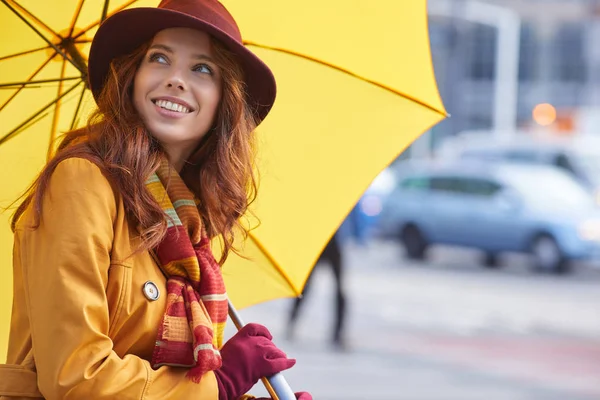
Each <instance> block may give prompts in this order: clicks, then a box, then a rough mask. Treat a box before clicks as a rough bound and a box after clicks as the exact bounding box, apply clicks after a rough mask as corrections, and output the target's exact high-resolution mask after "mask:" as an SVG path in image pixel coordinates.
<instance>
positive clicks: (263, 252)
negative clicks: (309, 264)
mask: <svg viewBox="0 0 600 400" xmlns="http://www.w3.org/2000/svg"><path fill="white" fill-rule="evenodd" d="M248 237H249V238H250V240H251V241H252V242H253V243H254V245H255V246H256V247H258V248H259V249H260V251H261V253H262V254H263V255H264V256H265V257H267V259H268V260H269V262H270V263H271V265H273V266H274V267H275V269H276V270H277V272H278V273H279V275H281V276H282V277H283V279H284V280H285V282H286V283H287V284H288V286H289V287H290V288H291V289H292V290H293V291H294V293H296V296H300V295H301V294H302V291H298V290H297V289H296V286H294V284H293V283H292V280H291V279H290V277H289V275H288V274H287V273H286V272H285V271H284V270H283V268H281V267H280V266H279V264H278V263H277V261H275V258H273V256H272V255H271V253H269V251H268V250H267V249H266V248H265V247H264V246H263V245H262V244H261V243H260V242H259V241H258V240H257V239H256V238H255V237H254V236H253V235H252V234H248Z"/></svg>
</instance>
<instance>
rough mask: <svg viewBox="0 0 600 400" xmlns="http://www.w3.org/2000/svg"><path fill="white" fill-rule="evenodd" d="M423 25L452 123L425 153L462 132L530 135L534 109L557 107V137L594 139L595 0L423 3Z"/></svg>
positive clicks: (599, 75) (598, 73)
mask: <svg viewBox="0 0 600 400" xmlns="http://www.w3.org/2000/svg"><path fill="white" fill-rule="evenodd" d="M473 6H476V7H473ZM505 17H506V18H505ZM502 18H504V20H503V19H502ZM490 21H491V22H490ZM503 21H504V22H507V23H506V24H504V22H503ZM429 24H430V37H431V46H432V55H433V63H434V67H435V73H436V77H437V80H438V85H439V88H440V93H441V95H442V98H443V100H444V103H445V105H446V107H447V109H448V111H449V112H450V113H451V115H452V118H450V119H447V120H446V121H444V122H442V123H441V124H439V125H438V126H436V127H435V128H434V129H433V130H432V132H430V133H429V134H428V135H427V136H426V137H425V138H424V139H425V140H426V141H427V143H428V144H427V146H430V147H435V146H436V144H437V143H439V142H440V140H442V139H443V138H445V137H448V136H452V135H455V134H457V133H459V132H462V131H465V130H494V129H497V128H498V127H499V126H502V127H503V128H506V127H507V126H508V127H509V128H510V127H514V128H515V129H525V130H526V129H529V128H531V127H532V126H534V125H535V122H534V121H533V120H532V110H533V109H534V107H535V106H536V105H538V104H540V103H549V104H551V105H553V106H554V107H555V108H556V112H557V118H556V120H555V121H554V123H553V129H555V130H556V131H559V132H564V133H570V132H573V131H583V130H585V131H587V132H592V133H593V132H594V131H595V130H596V129H597V130H598V133H599V134H600V120H596V119H595V118H598V117H596V114H600V113H597V112H595V109H598V110H600V1H598V0H429ZM499 24H500V25H502V24H504V25H502V26H501V27H500V25H499ZM511 27H512V28H514V27H516V29H513V30H517V31H516V32H512V33H511V29H512V28H511ZM505 28H506V29H505ZM499 45H500V46H503V47H502V52H500V53H498V50H499V48H498V46H499ZM498 54H503V56H501V57H500V58H499V56H498ZM513 67H514V68H513ZM498 70H500V73H499V71H498ZM499 79H500V80H499ZM497 95H498V96H497ZM416 146H420V148H422V147H423V143H421V144H420V145H419V144H417V145H416Z"/></svg>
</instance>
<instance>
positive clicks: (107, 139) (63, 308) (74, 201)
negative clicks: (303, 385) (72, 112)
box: [0, 0, 311, 400]
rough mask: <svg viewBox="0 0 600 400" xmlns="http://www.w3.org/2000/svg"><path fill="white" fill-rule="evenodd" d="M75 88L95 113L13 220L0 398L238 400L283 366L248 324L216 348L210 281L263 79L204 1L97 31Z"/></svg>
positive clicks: (234, 225)
mask: <svg viewBox="0 0 600 400" xmlns="http://www.w3.org/2000/svg"><path fill="white" fill-rule="evenodd" d="M89 82H90V88H91V90H92V93H93V94H94V97H95V99H96V102H97V104H98V111H97V112H96V113H95V114H94V115H93V116H92V117H91V118H90V122H89V124H88V127H87V128H85V129H81V130H77V131H74V132H70V133H68V134H67V135H66V136H65V138H64V139H63V141H62V143H61V144H60V146H59V149H58V151H57V154H56V156H55V157H54V158H53V159H52V160H50V161H49V162H48V164H47V165H46V166H45V168H44V169H43V170H42V172H41V174H40V176H39V178H38V180H37V181H36V182H35V184H34V185H33V186H32V188H31V189H30V191H29V193H28V194H27V197H26V198H25V200H24V202H23V203H22V204H21V205H20V207H19V208H18V209H17V212H16V214H15V216H14V219H13V230H14V233H15V247H14V263H13V264H14V265H13V270H14V287H15V290H14V301H13V314H12V320H11V329H10V340H9V349H8V363H9V365H6V366H2V368H0V394H4V395H7V396H12V397H8V398H14V397H20V396H23V397H27V396H29V397H31V396H37V397H44V398H47V399H84V398H85V399H91V398H94V399H104V398H107V399H129V398H131V399H219V400H229V399H238V398H240V397H242V396H243V395H244V394H245V393H246V392H247V391H248V390H249V389H250V388H251V387H252V386H253V385H254V384H255V383H256V382H257V381H258V380H259V379H260V377H262V376H269V375H272V374H275V373H277V372H280V371H282V370H285V369H288V368H291V367H292V366H293V365H294V363H295V360H293V359H288V358H287V357H286V355H285V354H284V353H283V352H282V351H281V350H279V349H278V348H277V347H276V346H275V345H274V344H273V342H272V341H271V339H272V338H271V336H270V334H269V332H268V330H267V329H266V328H265V327H263V326H261V325H256V324H251V325H248V326H246V327H244V328H243V329H242V330H240V331H239V332H238V333H237V334H236V335H235V336H234V337H233V338H231V339H230V340H229V341H228V342H227V343H225V345H224V346H222V339H223V329H224V325H225V322H226V319H227V296H226V293H225V287H224V284H223V279H222V276H221V271H220V264H222V263H223V262H224V260H225V259H226V257H227V255H228V253H229V252H230V251H233V247H232V243H233V237H234V234H233V233H234V231H236V230H242V231H243V228H242V227H241V226H240V224H239V223H238V219H239V218H240V216H242V215H243V214H244V213H245V211H246V209H247V206H248V204H249V202H250V201H251V200H252V198H253V196H252V194H253V193H254V190H255V188H256V187H255V181H254V177H253V172H252V171H253V165H252V161H253V160H252V149H253V146H252V143H253V141H252V138H253V130H254V128H255V127H256V125H257V124H258V123H260V121H262V119H264V117H265V116H266V115H267V113H268V112H269V110H270V108H271V106H272V104H273V101H274V99H275V81H274V78H273V75H272V73H271V71H270V70H269V69H268V67H267V66H266V65H264V64H263V63H262V62H261V61H260V60H259V59H258V58H257V57H256V56H254V55H253V54H252V53H251V52H250V51H249V50H247V49H246V48H245V47H244V46H243V45H242V41H241V37H240V33H239V30H238V28H237V26H236V23H235V21H234V20H233V18H232V17H231V15H230V14H229V13H228V12H227V11H226V10H225V8H224V7H223V6H222V5H221V4H220V3H218V2H217V1H216V0H178V1H177V0H164V1H163V2H162V3H161V4H160V5H159V6H158V8H140V9H132V10H126V11H121V12H119V13H117V14H115V15H114V16H112V17H111V18H109V19H107V20H106V21H105V22H104V23H103V24H102V26H101V27H100V29H99V30H98V33H97V34H96V36H95V38H94V41H93V43H92V48H91V51H90V58H89ZM248 189H251V190H248ZM248 192H250V193H251V195H248ZM214 237H220V238H221V239H222V243H223V246H222V247H223V251H222V254H221V256H220V259H219V262H217V261H216V260H215V258H214V256H213V254H212V252H211V249H210V240H211V239H212V238H214ZM297 397H298V398H300V399H303V400H309V399H311V397H310V395H309V394H307V393H299V394H297Z"/></svg>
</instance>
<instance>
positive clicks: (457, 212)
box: [430, 175, 473, 245]
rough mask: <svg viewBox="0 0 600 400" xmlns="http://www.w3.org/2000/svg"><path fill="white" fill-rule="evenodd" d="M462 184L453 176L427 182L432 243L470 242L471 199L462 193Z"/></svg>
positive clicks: (463, 243)
mask: <svg viewBox="0 0 600 400" xmlns="http://www.w3.org/2000/svg"><path fill="white" fill-rule="evenodd" d="M464 180H465V179H464V178H462V177H460V176H457V175H454V176H452V175H448V176H432V177H431V179H430V197H431V198H430V210H431V211H430V216H431V218H430V219H431V226H432V231H433V237H434V238H435V241H436V242H439V243H445V244H453V245H469V244H470V243H471V242H472V240H473V238H472V235H473V233H472V232H471V230H472V228H471V226H470V225H471V223H470V222H471V221H470V220H469V214H470V208H471V202H472V201H473V199H472V196H471V195H470V194H468V193H466V192H465V185H464Z"/></svg>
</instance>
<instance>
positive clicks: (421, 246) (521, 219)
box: [378, 161, 600, 274]
mask: <svg viewBox="0 0 600 400" xmlns="http://www.w3.org/2000/svg"><path fill="white" fill-rule="evenodd" d="M397 171H398V175H399V178H398V180H397V185H396V188H395V189H394V190H393V192H392V193H391V194H390V195H389V196H388V198H387V200H386V202H385V204H384V207H383V210H382V213H381V215H380V218H379V222H378V231H379V233H380V234H381V235H383V236H385V237H390V238H394V239H396V240H398V241H400V242H401V243H402V244H403V245H404V246H405V248H406V253H407V255H408V257H410V258H413V259H422V258H424V256H425V253H426V250H427V248H428V247H429V246H430V245H433V244H445V245H455V246H464V247H471V248H475V249H479V250H482V251H483V252H484V254H485V265H486V266H489V267H496V266H498V255H499V254H500V253H502V252H525V253H529V254H531V256H532V261H533V266H534V268H535V270H537V271H546V272H552V273H557V274H561V273H566V272H568V271H569V270H570V267H571V261H573V260H598V259H600V210H599V209H598V208H597V207H596V205H595V202H594V199H593V197H592V196H591V195H590V193H589V192H588V191H587V190H586V189H585V188H584V187H583V186H582V185H581V184H580V183H578V182H577V181H575V180H574V179H573V178H572V177H571V176H569V175H568V174H566V173H564V172H562V171H561V170H559V169H557V168H554V167H548V166H541V165H525V164H515V163H478V162H467V161H454V162H451V163H436V162H421V163H414V162H408V163H403V164H402V166H401V167H400V168H398V169H397Z"/></svg>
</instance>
